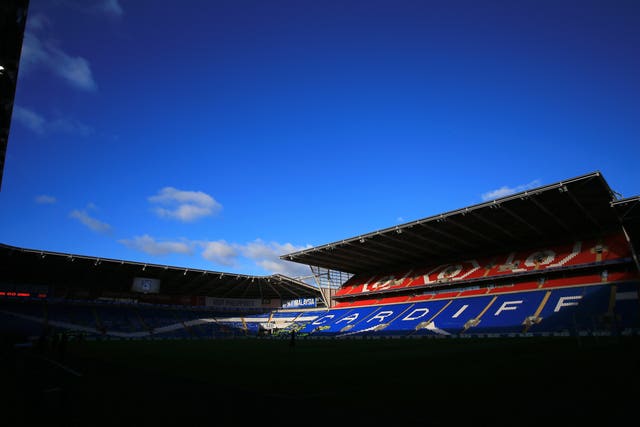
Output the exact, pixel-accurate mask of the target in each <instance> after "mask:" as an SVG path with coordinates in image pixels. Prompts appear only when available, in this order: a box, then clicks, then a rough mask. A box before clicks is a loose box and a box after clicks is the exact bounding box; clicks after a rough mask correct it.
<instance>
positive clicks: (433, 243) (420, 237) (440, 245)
mask: <svg viewBox="0 0 640 427" xmlns="http://www.w3.org/2000/svg"><path fill="white" fill-rule="evenodd" d="M402 232H403V233H405V234H409V235H410V236H411V237H415V238H416V239H418V240H422V241H423V242H426V243H428V244H429V245H431V246H436V247H437V248H438V249H442V248H444V249H446V250H449V251H450V250H452V249H453V246H451V245H447V244H445V243H442V242H437V241H435V240H433V239H429V238H428V237H424V236H423V235H422V234H420V233H417V232H415V231H413V230H412V229H410V228H408V227H405V228H403V229H402ZM420 249H421V250H423V251H425V250H427V251H428V252H430V253H431V254H433V255H436V254H437V253H438V251H437V250H436V251H434V250H431V251H429V250H428V249H427V248H425V247H423V246H420Z"/></svg>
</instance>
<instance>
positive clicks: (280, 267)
mask: <svg viewBox="0 0 640 427" xmlns="http://www.w3.org/2000/svg"><path fill="white" fill-rule="evenodd" d="M119 242H120V243H121V244H123V245H125V246H127V247H128V248H131V249H135V250H138V251H141V252H144V253H146V254H149V255H154V256H161V255H169V254H186V255H192V253H193V250H194V248H196V247H199V248H201V249H202V251H201V252H200V255H201V256H202V258H204V259H205V260H207V261H210V262H211V263H213V264H215V265H222V266H226V267H237V266H238V265H240V264H241V262H242V261H244V262H243V263H246V262H247V261H248V262H250V263H253V264H255V265H256V266H259V267H261V268H262V269H263V270H265V271H266V272H267V274H275V273H278V274H283V275H285V276H289V277H300V276H308V275H309V274H310V273H311V271H310V270H309V267H308V266H307V265H303V264H298V263H294V262H290V261H284V260H281V259H280V256H281V255H285V254H288V253H291V252H296V251H298V250H302V249H307V248H310V247H311V246H310V245H307V246H296V245H293V244H291V243H284V244H281V243H277V242H270V243H266V242H264V241H262V240H261V239H256V240H254V241H253V242H249V243H247V244H239V243H229V242H227V241H225V240H215V241H197V240H187V239H182V240H180V241H164V242H159V241H156V239H154V238H153V237H151V236H149V235H147V234H145V235H143V236H138V237H134V238H132V239H122V240H119ZM213 269H214V270H217V269H218V268H216V267H213Z"/></svg>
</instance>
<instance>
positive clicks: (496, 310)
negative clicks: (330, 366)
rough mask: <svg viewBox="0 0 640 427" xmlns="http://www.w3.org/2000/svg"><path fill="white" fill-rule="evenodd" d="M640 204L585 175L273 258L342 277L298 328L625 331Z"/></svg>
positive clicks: (634, 295) (633, 329) (632, 324)
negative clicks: (326, 305)
mask: <svg viewBox="0 0 640 427" xmlns="http://www.w3.org/2000/svg"><path fill="white" fill-rule="evenodd" d="M639 201H640V199H639V198H638V197H634V198H627V199H617V198H616V197H615V193H614V192H613V191H612V190H611V188H610V187H609V185H608V183H607V182H606V181H605V179H604V177H603V176H602V174H601V173H599V172H593V173H589V174H586V175H583V176H579V177H575V178H572V179H568V180H564V181H560V182H557V183H555V184H551V185H547V186H543V187H540V188H536V189H532V190H528V191H524V192H521V193H518V194H514V195H510V196H507V197H503V198H500V199H496V200H493V201H490V202H486V203H483V204H480V205H475V206H469V207H466V208H463V209H459V210H456V211H452V212H447V213H443V214H439V215H435V216H432V217H429V218H424V219H420V220H417V221H413V222H410V223H406V224H403V225H398V226H395V227H392V228H388V229H384V230H379V231H376V232H373V233H369V234H366V235H362V236H356V237H353V238H350V239H346V240H342V241H339V242H334V243H329V244H326V245H322V246H319V247H315V248H310V249H306V250H303V251H299V252H296V253H292V254H288V255H284V256H283V257H282V258H283V259H287V260H289V261H294V262H300V263H304V264H309V265H314V266H316V267H322V268H326V269H336V270H342V271H347V272H349V273H351V274H353V276H352V277H351V278H350V279H349V280H348V281H347V282H346V283H344V284H343V285H342V286H341V288H340V289H339V290H338V291H337V292H336V294H335V295H334V297H333V301H334V304H333V305H332V310H331V311H330V312H328V313H326V314H324V315H320V316H319V317H318V318H317V319H315V320H314V321H312V322H309V323H307V324H305V325H304V326H303V327H301V328H300V332H301V333H302V335H308V336H320V335H329V336H336V337H340V336H344V337H346V336H363V335H367V336H381V335H382V336H388V335H393V336H397V335H400V336H461V335H483V336H487V335H488V336H495V335H509V336H513V335H520V334H525V335H532V334H538V335H548V334H618V333H623V334H636V333H637V331H638V327H639V325H640V324H639V308H640V305H639V303H638V292H639V286H640V280H639V279H640V276H639V271H640V268H639V267H640V264H639V263H638V254H637V252H636V248H637V247H638V240H639V236H640V234H639V229H638V224H639V221H638V218H639V213H638V212H639V211H640V209H639V208H638V204H639Z"/></svg>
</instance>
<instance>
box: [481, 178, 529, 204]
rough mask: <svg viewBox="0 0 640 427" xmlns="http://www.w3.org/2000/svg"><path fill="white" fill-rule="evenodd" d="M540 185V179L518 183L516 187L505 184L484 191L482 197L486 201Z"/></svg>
mask: <svg viewBox="0 0 640 427" xmlns="http://www.w3.org/2000/svg"><path fill="white" fill-rule="evenodd" d="M539 186H540V180H539V179H536V180H534V181H531V182H530V183H528V184H521V185H516V186H515V187H507V186H506V185H504V186H502V187H500V188H498V189H495V190H491V191H488V192H486V193H483V194H482V196H481V197H482V200H483V201H485V202H486V201H487V200H494V199H499V198H501V197H506V196H509V195H511V194H515V193H520V192H522V191H526V190H530V189H532V188H536V187H539Z"/></svg>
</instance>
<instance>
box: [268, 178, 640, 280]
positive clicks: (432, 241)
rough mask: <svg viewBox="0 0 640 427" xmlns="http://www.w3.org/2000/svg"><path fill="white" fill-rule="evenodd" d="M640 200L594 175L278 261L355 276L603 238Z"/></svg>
mask: <svg viewBox="0 0 640 427" xmlns="http://www.w3.org/2000/svg"><path fill="white" fill-rule="evenodd" d="M625 200H626V201H625ZM637 204H638V198H631V199H624V200H616V197H615V193H614V192H613V191H612V190H611V188H609V185H608V184H607V182H606V181H605V179H604V177H603V176H602V174H601V173H600V172H593V173H589V174H586V175H582V176H578V177H576V178H571V179H568V180H564V181H560V182H557V183H555V184H551V185H546V186H542V187H538V188H535V189H532V190H528V191H523V192H520V193H517V194H513V195H510V196H507V197H502V198H499V199H496V200H492V201H489V202H485V203H481V204H477V205H473V206H469V207H466V208H462V209H458V210H455V211H451V212H446V213H442V214H439V215H434V216H430V217H427V218H423V219H419V220H416V221H412V222H408V223H405V224H402V225H397V226H394V227H389V228H385V229H382V230H378V231H374V232H372V233H368V234H364V235H360V236H356V237H352V238H349V239H345V240H341V241H337V242H333V243H328V244H325V245H322V246H317V247H314V248H310V249H305V250H302V251H298V252H293V253H290V254H287V255H282V256H281V259H285V260H288V261H293V262H298V263H301V264H307V265H311V266H317V267H322V268H327V269H331V270H338V271H345V272H349V273H354V274H356V273H374V272H378V271H388V270H396V269H398V270H400V269H403V268H406V267H409V268H411V267H414V266H415V265H426V264H436V263H440V262H450V261H453V260H460V259H465V258H468V257H474V256H478V255H491V254H497V253H507V252H511V251H513V250H517V249H524V248H527V247H532V246H540V245H545V244H551V243H554V242H555V243H557V242H558V241H560V240H566V239H578V238H588V237H595V236H599V235H602V234H604V233H607V232H611V231H614V230H620V225H621V222H620V214H621V213H623V212H625V209H626V210H627V211H628V210H629V209H630V208H631V207H632V206H631V205H633V206H637ZM639 211H640V207H635V208H634V210H633V212H634V213H627V214H626V215H627V216H628V217H629V221H631V215H635V216H634V218H636V219H635V224H636V226H635V228H634V229H633V231H632V232H633V233H635V234H634V235H635V236H638V227H637V224H638V220H637V218H638V215H640V214H639V213H638V212H639Z"/></svg>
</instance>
